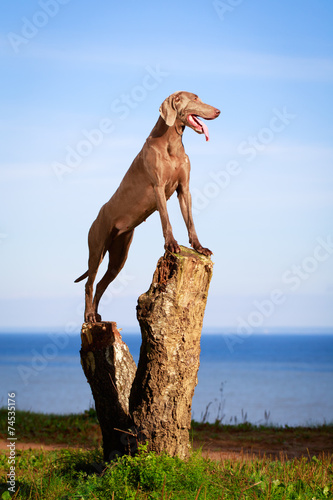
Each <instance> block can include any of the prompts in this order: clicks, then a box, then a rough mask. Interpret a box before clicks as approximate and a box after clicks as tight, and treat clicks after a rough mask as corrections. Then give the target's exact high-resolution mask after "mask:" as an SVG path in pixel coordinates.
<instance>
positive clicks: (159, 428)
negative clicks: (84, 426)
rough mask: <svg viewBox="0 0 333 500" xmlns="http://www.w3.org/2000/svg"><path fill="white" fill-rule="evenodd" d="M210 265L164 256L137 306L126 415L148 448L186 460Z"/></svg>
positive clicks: (186, 253)
mask: <svg viewBox="0 0 333 500" xmlns="http://www.w3.org/2000/svg"><path fill="white" fill-rule="evenodd" d="M212 270H213V263H212V262H211V260H210V258H208V257H205V256H203V255H200V254H198V253H197V252H195V251H193V250H189V249H187V248H184V247H181V253H180V254H171V253H170V252H166V253H165V255H164V257H162V258H161V259H160V260H159V262H158V264H157V269H156V271H155V273H154V276H153V281H152V284H151V286H150V288H149V290H148V292H146V293H145V294H143V295H141V296H140V297H139V300H138V307H137V316H138V320H139V323H140V327H141V334H142V346H141V351H140V360H139V365H138V369H137V373H136V376H135V379H134V382H133V387H132V391H131V396H130V413H131V414H132V416H133V420H134V424H135V426H136V428H137V429H138V430H139V431H140V439H141V440H145V439H147V440H148V441H149V448H150V449H152V450H155V451H156V452H157V453H160V452H162V451H166V452H168V453H169V454H170V455H172V456H174V455H178V456H179V457H181V458H185V457H187V456H188V452H189V448H190V443H189V429H190V425H191V406H192V398H193V395H194V389H195V386H196V385H197V382H198V380H197V373H198V369H199V364H200V360H199V358H200V337H201V329H202V322H203V317H204V311H205V306H206V301H207V294H208V288H209V283H210V279H211V276H212Z"/></svg>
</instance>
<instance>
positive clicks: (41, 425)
mask: <svg viewBox="0 0 333 500" xmlns="http://www.w3.org/2000/svg"><path fill="white" fill-rule="evenodd" d="M7 414H8V411H7V408H1V409H0V438H1V439H7ZM15 421H16V427H15V431H16V435H17V437H18V438H19V440H20V441H21V442H34V443H44V444H55V443H57V444H67V445H68V444H70V445H72V446H74V445H78V446H84V447H86V448H87V447H96V446H97V445H98V444H99V443H100V437H101V432H100V427H99V423H98V420H97V416H96V411H95V410H93V409H91V410H89V411H88V410H87V411H85V412H84V413H80V414H70V415H54V414H44V413H34V412H30V411H18V410H17V411H16V415H15Z"/></svg>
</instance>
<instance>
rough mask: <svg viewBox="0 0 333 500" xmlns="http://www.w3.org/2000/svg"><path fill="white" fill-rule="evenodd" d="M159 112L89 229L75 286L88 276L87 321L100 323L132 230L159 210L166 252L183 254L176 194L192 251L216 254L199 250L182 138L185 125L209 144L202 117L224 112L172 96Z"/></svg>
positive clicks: (185, 97) (178, 94) (183, 96)
mask: <svg viewBox="0 0 333 500" xmlns="http://www.w3.org/2000/svg"><path fill="white" fill-rule="evenodd" d="M159 111H160V117H159V118H158V120H157V123H156V125H155V127H154V128H153V130H152V131H151V133H150V135H149V137H148V139H147V140H146V142H145V144H144V146H143V148H142V149H141V151H140V153H139V154H138V155H137V157H136V158H135V159H134V161H133V163H132V165H131V166H130V168H129V169H128V171H127V173H126V174H125V177H124V178H123V180H122V182H121V184H120V186H119V187H118V189H117V191H116V192H115V193H114V195H113V196H112V198H111V199H110V200H109V201H108V202H107V203H106V204H105V205H103V206H102V208H101V210H100V212H99V214H98V216H97V219H96V220H95V221H94V222H93V224H92V226H91V228H90V231H89V235H88V245H89V261H88V271H87V272H86V273H84V274H83V275H82V276H80V277H79V278H77V280H75V283H77V282H79V281H81V280H83V279H85V278H87V277H88V280H87V283H86V286H85V302H86V304H85V315H84V318H85V321H86V322H92V323H95V322H98V321H101V316H100V315H99V314H98V312H97V308H98V304H99V301H100V299H101V297H102V295H103V293H104V292H105V290H106V288H107V287H108V285H109V284H110V283H111V282H112V281H113V280H114V279H115V277H116V276H117V275H118V273H119V272H120V270H121V269H122V268H123V266H124V264H125V262H126V259H127V255H128V250H129V247H130V245H131V242H132V238H133V233H134V229H135V228H136V227H137V226H138V225H139V224H141V222H143V221H145V220H146V219H147V217H149V216H150V215H151V214H152V213H153V212H155V211H156V210H158V211H159V214H160V217H161V223H162V230H163V236H164V239H165V245H164V248H165V249H166V250H169V251H170V252H176V253H178V252H179V251H180V248H179V245H178V243H177V241H176V240H175V238H174V237H173V234H172V228H171V224H170V221H169V217H168V212H167V203H166V202H167V200H168V199H169V198H170V196H171V195H172V194H173V193H174V192H175V191H177V195H178V199H179V204H180V208H181V212H182V215H183V218H184V221H185V224H186V227H187V231H188V236H189V241H190V244H191V246H192V247H193V248H194V249H195V250H196V251H197V252H199V253H201V254H204V255H211V254H212V252H211V251H210V250H208V248H204V247H202V246H201V244H200V243H199V240H198V236H197V233H196V231H195V228H194V223H193V218H192V208H191V194H190V191H189V178H190V162H189V158H188V156H187V154H186V153H185V150H184V146H183V142H182V135H183V132H184V129H185V127H186V126H187V127H190V128H192V129H193V130H194V131H195V132H197V133H198V134H205V137H206V140H207V141H208V140H209V135H208V129H207V126H206V125H205V124H204V123H203V122H202V121H201V120H200V119H199V118H198V117H201V118H204V119H206V120H213V119H214V118H217V117H218V116H219V114H220V111H219V110H218V109H216V108H214V107H212V106H209V105H208V104H204V103H203V102H202V101H201V100H200V99H199V98H198V96H197V95H195V94H191V93H189V92H176V93H174V94H172V95H170V96H169V97H168V98H167V99H165V101H164V102H163V103H162V105H161V107H160V110H159ZM106 252H109V265H108V269H107V271H106V273H105V275H104V276H103V278H102V279H101V281H100V282H99V283H98V284H97V286H96V292H95V297H94V299H93V284H94V281H95V278H96V275H97V271H98V268H99V265H100V264H101V262H102V260H103V258H104V256H105V254H106Z"/></svg>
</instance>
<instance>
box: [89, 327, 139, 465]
mask: <svg viewBox="0 0 333 500" xmlns="http://www.w3.org/2000/svg"><path fill="white" fill-rule="evenodd" d="M80 355H81V364H82V368H83V371H84V374H85V376H86V378H87V381H88V382H89V384H90V387H91V392H92V394H93V397H94V401H95V407H96V413H97V417H98V420H99V423H100V426H101V429H102V436H103V451H104V460H106V461H110V460H112V459H113V458H115V457H116V456H117V455H119V456H121V455H123V454H124V453H128V452H129V451H131V450H130V446H131V442H132V440H131V435H130V434H128V429H129V428H130V427H131V425H132V419H131V417H130V414H129V395H130V390H131V387H132V383H133V379H134V376H135V372H136V364H135V362H134V360H133V358H132V355H131V353H130V352H129V349H128V347H127V345H126V344H125V342H123V341H122V339H121V335H120V333H119V331H118V329H117V324H116V323H114V322H107V321H103V322H100V323H94V324H93V323H84V324H83V326H82V331H81V351H80Z"/></svg>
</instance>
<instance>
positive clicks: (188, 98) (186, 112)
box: [160, 92, 220, 141]
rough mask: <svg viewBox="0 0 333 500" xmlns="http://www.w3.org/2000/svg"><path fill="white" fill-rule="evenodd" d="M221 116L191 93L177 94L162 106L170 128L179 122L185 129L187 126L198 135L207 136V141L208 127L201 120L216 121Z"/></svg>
mask: <svg viewBox="0 0 333 500" xmlns="http://www.w3.org/2000/svg"><path fill="white" fill-rule="evenodd" d="M219 114H220V110H219V109H216V108H214V107H213V106H209V104H205V103H204V102H202V101H201V99H199V97H198V96H197V95H196V94H191V93H190V92H175V93H174V94H171V95H170V96H169V97H167V98H166V99H165V101H163V102H162V104H161V106H160V115H161V116H162V118H163V120H164V121H165V123H166V124H167V125H168V126H169V127H172V126H173V125H174V124H175V122H176V120H178V121H179V122H181V125H182V126H183V127H184V128H185V126H187V127H190V128H192V129H193V130H195V132H197V133H198V134H205V137H206V141H208V140H209V133H208V127H207V125H206V124H205V123H204V122H202V121H201V120H200V119H199V118H204V119H205V120H214V119H215V118H217V117H218V116H219Z"/></svg>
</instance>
